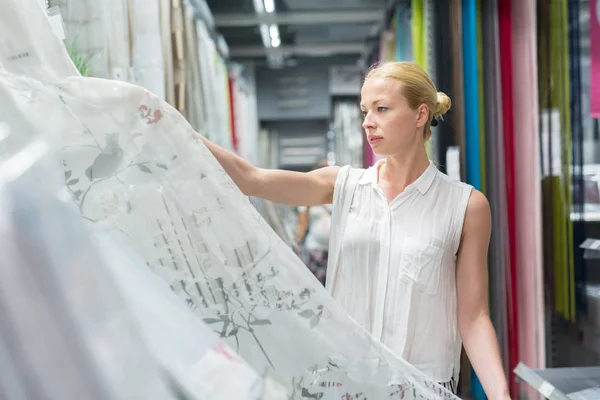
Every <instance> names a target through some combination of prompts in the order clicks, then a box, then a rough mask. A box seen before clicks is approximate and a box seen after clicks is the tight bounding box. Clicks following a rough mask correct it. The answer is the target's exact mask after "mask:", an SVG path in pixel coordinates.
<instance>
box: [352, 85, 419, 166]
mask: <svg viewBox="0 0 600 400" xmlns="http://www.w3.org/2000/svg"><path fill="white" fill-rule="evenodd" d="M401 89H402V82H401V81H399V80H397V79H392V78H369V79H367V80H366V81H365V83H364V84H363V87H362V90H361V104H360V107H361V110H362V113H363V117H364V121H363V128H364V129H365V133H366V135H367V140H368V142H369V144H370V145H371V148H372V149H373V152H374V153H375V154H378V155H382V156H389V155H393V154H397V153H401V152H405V151H406V150H407V149H409V148H412V147H414V146H415V145H418V144H419V143H420V144H421V145H422V144H423V129H422V128H423V126H424V124H425V123H426V122H427V120H428V114H429V111H428V109H427V106H426V105H421V106H420V107H419V108H418V109H417V110H414V109H412V108H410V106H409V105H408V102H407V100H406V98H405V97H404V96H403V95H402V92H401Z"/></svg>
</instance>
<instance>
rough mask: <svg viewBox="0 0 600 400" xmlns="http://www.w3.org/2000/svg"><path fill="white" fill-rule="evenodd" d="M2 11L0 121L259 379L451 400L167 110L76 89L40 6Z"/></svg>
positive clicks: (300, 388)
mask: <svg viewBox="0 0 600 400" xmlns="http://www.w3.org/2000/svg"><path fill="white" fill-rule="evenodd" d="M2 4H3V5H4V7H3V10H4V11H3V13H2V15H1V16H0V20H1V23H0V34H1V35H2V37H3V38H6V41H5V42H2V43H1V44H0V54H2V60H7V61H3V64H2V71H1V77H0V82H1V83H2V85H3V86H4V87H5V89H6V90H7V92H8V93H9V94H10V96H11V97H12V101H13V102H14V103H15V107H16V109H17V111H15V112H12V113H10V114H7V115H3V118H4V119H6V120H7V122H8V123H9V125H11V126H17V125H19V124H23V123H24V122H25V121H28V122H29V123H31V124H32V130H33V131H39V132H43V134H44V135H45V137H47V138H48V141H49V142H50V143H52V144H53V146H54V149H55V151H56V153H55V155H56V159H57V160H60V161H61V165H62V167H63V170H64V178H65V185H66V188H67V190H68V191H69V193H70V194H71V197H72V201H73V203H74V204H75V206H76V207H77V209H78V211H79V212H80V213H81V215H82V217H83V218H84V219H85V220H87V221H90V222H95V223H102V224H104V225H105V226H106V227H107V229H108V230H109V231H110V232H111V233H112V234H113V235H115V236H116V237H117V240H119V241H122V242H123V243H124V244H125V246H127V247H128V248H131V249H132V251H133V252H134V253H135V254H138V255H139V256H140V257H141V258H142V259H143V260H144V262H145V263H146V264H147V265H148V267H149V268H150V269H151V270H152V271H154V272H155V273H156V274H158V275H159V276H161V277H162V278H163V279H164V280H166V281H167V282H168V284H170V286H171V289H172V290H173V291H174V292H175V293H176V294H177V295H178V296H179V297H180V298H182V299H184V300H185V302H186V303H187V305H188V306H189V308H190V310H193V311H194V312H195V313H196V314H197V315H200V316H202V317H203V320H204V322H205V323H206V324H208V325H210V327H211V328H212V329H214V330H215V331H218V332H219V334H220V336H221V337H222V338H223V339H224V340H225V341H226V342H227V343H228V344H229V345H230V346H231V347H232V348H233V350H235V351H236V352H237V353H239V354H240V355H241V356H242V357H243V358H244V359H245V360H247V361H248V362H249V364H250V365H252V367H253V368H254V369H255V370H256V371H257V372H259V373H261V374H262V373H266V372H268V371H270V372H272V373H276V374H277V375H278V376H279V377H280V378H281V380H282V382H284V383H285V386H286V388H287V390H288V395H289V396H290V398H293V399H296V398H316V397H319V398H322V399H339V398H342V397H344V398H346V399H347V398H353V399H380V398H389V399H394V398H398V399H400V398H403V399H442V398H444V399H446V398H448V399H450V398H456V397H455V396H454V395H452V394H451V393H450V392H448V391H446V390H445V389H443V388H442V387H441V386H439V385H438V384H437V383H435V382H433V381H431V380H430V379H429V378H427V377H426V376H424V375H423V374H422V373H420V372H419V371H418V370H416V369H415V368H414V367H412V366H411V365H410V364H408V363H406V362H405V361H403V360H402V359H400V358H398V357H397V356H395V355H394V354H392V353H391V352H390V351H389V350H387V349H386V348H385V347H384V346H383V345H381V344H380V343H378V342H376V341H375V340H374V339H373V338H372V337H371V336H370V335H369V334H368V333H367V332H365V331H364V330H363V329H361V328H360V327H359V326H358V325H356V324H355V323H354V322H353V321H352V320H351V319H350V318H349V317H348V316H347V315H345V314H344V313H343V312H342V311H341V309H340V308H339V307H338V306H337V305H336V304H335V302H334V301H333V299H332V298H331V297H330V296H329V294H328V293H327V292H326V291H325V289H323V288H322V287H321V286H320V284H319V283H318V281H317V280H316V279H315V278H314V277H313V276H312V274H311V273H310V272H309V271H308V270H307V269H306V267H305V266H304V265H303V264H302V262H301V261H300V260H299V259H298V258H297V257H295V255H294V254H293V252H292V250H291V249H290V248H289V247H288V246H287V245H285V244H284V243H283V242H282V241H281V239H280V238H279V237H278V236H277V235H276V234H275V232H273V230H272V229H270V228H269V227H268V225H267V224H266V222H265V221H264V220H263V219H262V218H261V217H260V215H259V214H258V212H257V211H256V210H255V209H254V207H252V205H251V204H250V202H249V200H248V198H247V197H245V196H243V195H242V193H241V192H240V191H239V189H238V188H237V187H236V186H235V185H234V183H233V182H232V181H231V179H230V178H229V177H228V176H227V175H226V173H225V172H224V171H223V169H222V168H221V167H220V165H219V164H218V162H217V161H216V160H215V159H214V157H213V156H212V155H211V154H210V152H209V151H208V149H206V148H205V147H204V146H203V145H202V142H201V141H200V139H199V137H198V135H197V133H196V132H195V131H194V130H193V129H192V127H191V126H190V125H189V124H188V123H187V121H185V119H184V118H183V117H182V116H181V114H179V113H178V112H177V111H176V110H175V109H174V108H173V107H171V106H170V105H169V104H167V103H166V102H164V101H162V100H160V99H159V98H158V97H156V96H155V95H153V94H151V93H149V92H148V91H146V90H144V89H142V88H140V87H137V86H133V85H131V84H128V83H125V82H117V81H108V80H103V79H97V78H83V77H79V76H78V75H77V73H76V71H75V69H74V67H73V66H71V67H70V68H69V66H68V62H67V61H66V59H67V57H68V55H67V53H66V51H65V49H64V48H60V47H61V44H60V42H59V39H58V38H56V37H54V36H53V34H52V33H51V28H50V25H49V23H48V20H47V18H46V16H45V15H44V13H43V11H42V9H41V8H40V6H39V4H38V3H37V1H36V0H2ZM25 20H27V22H28V23H25ZM33 20H35V23H32V21H33ZM38 20H39V21H38ZM5 43H10V45H6V44H5ZM16 43H18V47H16V45H15V44H16ZM16 49H18V50H19V51H21V52H24V53H26V54H27V56H25V57H22V58H14V57H13V55H14V53H15V50H16ZM52 49H54V50H55V51H54V52H53V53H48V51H51V50H52ZM40 60H45V63H44V65H40V64H39V63H40ZM57 68H58V70H55V69H57ZM18 73H20V74H21V75H19V74H18ZM56 77H60V78H63V79H56Z"/></svg>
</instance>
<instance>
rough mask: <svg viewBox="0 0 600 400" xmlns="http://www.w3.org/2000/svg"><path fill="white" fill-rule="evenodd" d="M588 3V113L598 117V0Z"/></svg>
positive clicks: (599, 10)
mask: <svg viewBox="0 0 600 400" xmlns="http://www.w3.org/2000/svg"><path fill="white" fill-rule="evenodd" d="M589 5H590V113H591V116H592V118H600V1H598V0H589Z"/></svg>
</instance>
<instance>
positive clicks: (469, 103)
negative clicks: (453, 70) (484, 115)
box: [462, 0, 481, 190]
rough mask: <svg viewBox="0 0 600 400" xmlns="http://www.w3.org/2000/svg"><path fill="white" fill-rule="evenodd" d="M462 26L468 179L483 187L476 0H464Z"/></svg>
mask: <svg viewBox="0 0 600 400" xmlns="http://www.w3.org/2000/svg"><path fill="white" fill-rule="evenodd" d="M462 29H463V31H462V49H463V68H462V71H463V84H464V88H465V89H464V91H465V97H464V98H465V100H464V103H465V157H466V168H467V170H466V173H467V180H466V182H467V183H469V184H471V185H473V187H474V188H475V189H477V190H481V147H480V145H479V86H478V84H479V77H478V70H477V19H476V0H463V1H462Z"/></svg>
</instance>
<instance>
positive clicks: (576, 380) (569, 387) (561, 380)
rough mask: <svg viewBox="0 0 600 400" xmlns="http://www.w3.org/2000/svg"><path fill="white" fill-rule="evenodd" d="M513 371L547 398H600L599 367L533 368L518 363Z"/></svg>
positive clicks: (574, 399)
mask: <svg viewBox="0 0 600 400" xmlns="http://www.w3.org/2000/svg"><path fill="white" fill-rule="evenodd" d="M514 372H515V374H516V375H517V377H518V379H519V380H520V381H522V382H525V383H527V384H528V385H529V386H531V387H532V388H534V389H535V390H537V391H538V392H539V393H540V394H541V395H542V396H544V397H545V398H546V399H548V400H598V399H600V367H582V368H549V369H539V370H534V369H531V368H529V367H527V366H526V365H525V364H523V363H520V364H519V365H517V367H516V368H515V370H514Z"/></svg>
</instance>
